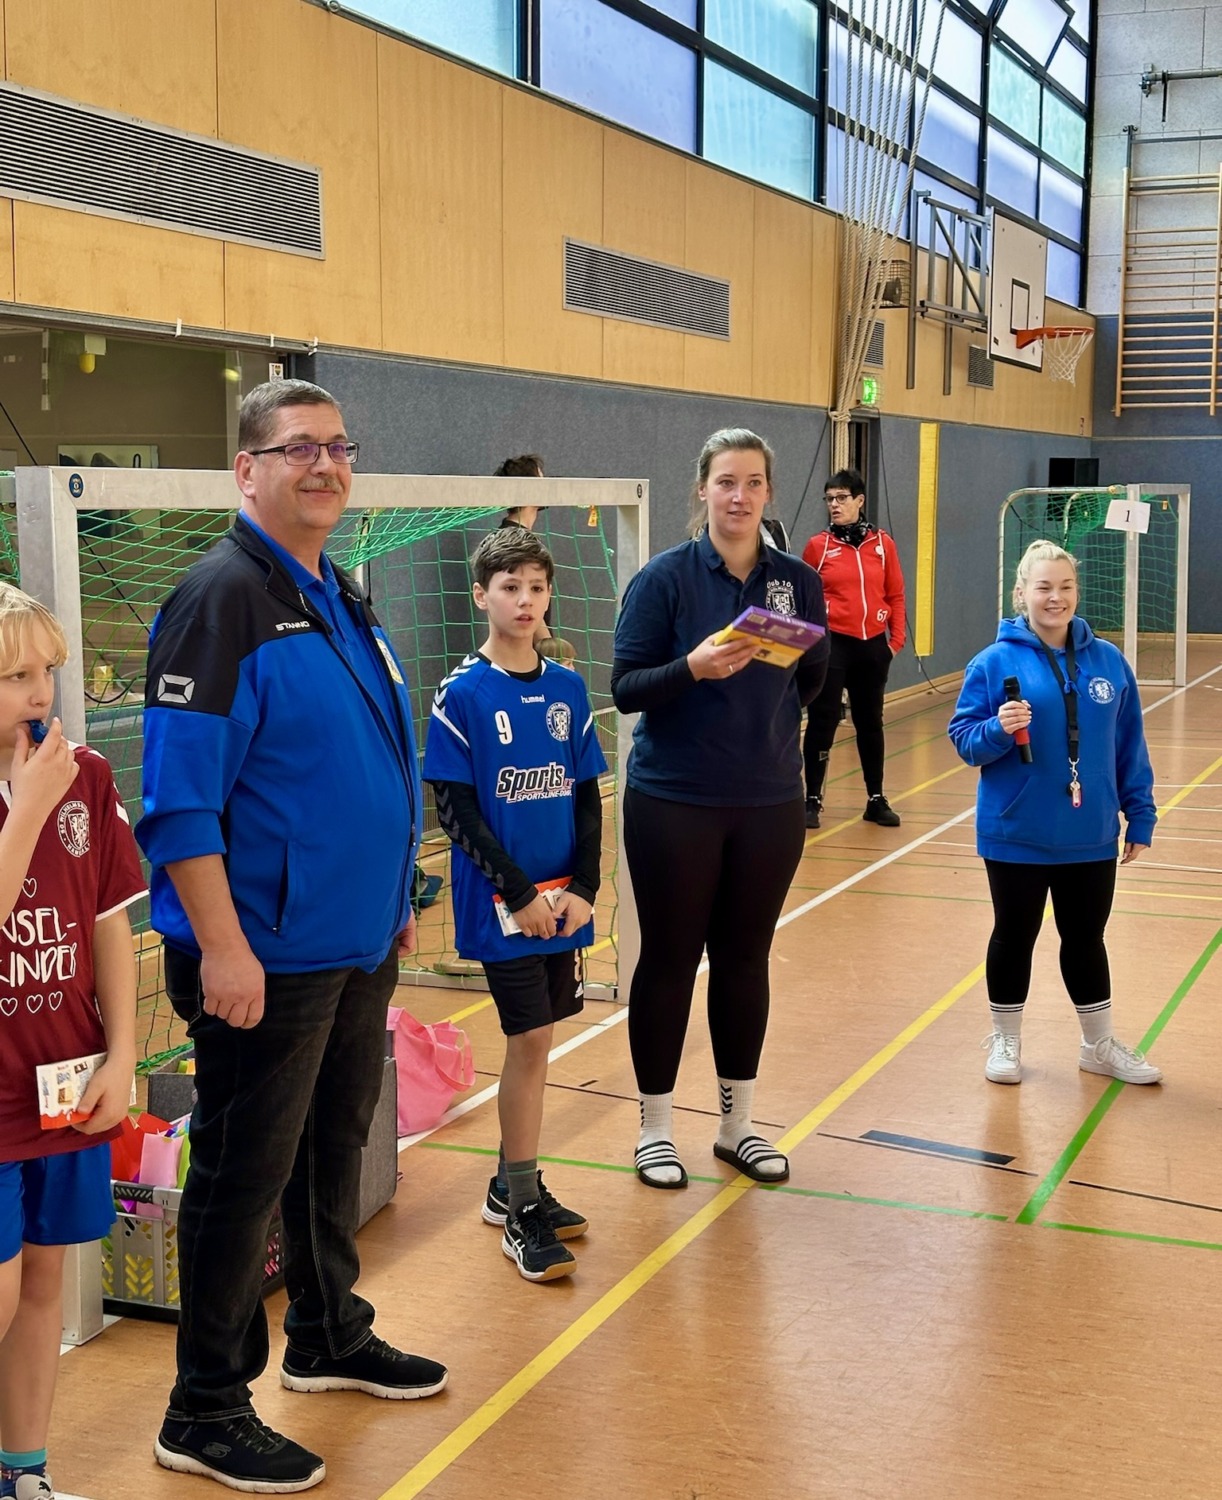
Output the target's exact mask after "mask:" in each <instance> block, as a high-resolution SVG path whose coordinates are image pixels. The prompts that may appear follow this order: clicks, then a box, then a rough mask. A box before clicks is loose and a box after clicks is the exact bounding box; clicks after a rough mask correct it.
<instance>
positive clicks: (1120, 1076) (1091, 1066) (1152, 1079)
mask: <svg viewBox="0 0 1222 1500" xmlns="http://www.w3.org/2000/svg"><path fill="white" fill-rule="evenodd" d="M1078 1068H1079V1071H1081V1072H1083V1073H1098V1074H1099V1076H1100V1077H1101V1078H1114V1079H1116V1081H1117V1082H1118V1083H1133V1084H1138V1085H1140V1084H1143V1083H1162V1081H1163V1075H1162V1073H1161V1072H1160V1071H1159V1070H1158V1068H1152V1069H1151V1070H1150V1072H1149V1074H1148V1075H1147V1076H1145V1077H1143V1078H1131V1077H1127V1076H1126V1075H1125V1074H1124V1073H1117V1072H1116V1071H1115V1069H1114V1068H1105V1067H1104V1066H1103V1064H1102V1063H1097V1062H1084V1061H1083V1060H1082V1059H1081V1058H1079V1059H1078Z"/></svg>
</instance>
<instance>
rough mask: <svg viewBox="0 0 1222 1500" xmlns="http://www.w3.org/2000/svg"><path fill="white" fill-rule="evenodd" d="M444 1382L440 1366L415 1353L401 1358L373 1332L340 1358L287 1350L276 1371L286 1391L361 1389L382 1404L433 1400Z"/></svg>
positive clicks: (447, 1375)
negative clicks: (422, 1397) (281, 1363)
mask: <svg viewBox="0 0 1222 1500" xmlns="http://www.w3.org/2000/svg"><path fill="white" fill-rule="evenodd" d="M449 1378H450V1372H449V1371H448V1370H447V1369H446V1367H445V1365H439V1364H438V1363H437V1361H436V1360H435V1359H425V1358H424V1357H423V1355H420V1354H404V1353H403V1352H402V1350H399V1349H396V1348H394V1346H393V1345H391V1344H388V1343H387V1342H386V1341H385V1340H384V1339H380V1338H378V1337H377V1335H376V1334H372V1335H370V1337H369V1339H368V1340H367V1341H366V1342H365V1343H363V1344H362V1345H361V1347H360V1348H359V1349H354V1350H353V1351H352V1353H351V1354H345V1355H343V1356H341V1357H340V1358H339V1359H332V1358H331V1357H330V1356H329V1355H326V1354H302V1353H301V1351H300V1350H298V1349H294V1348H292V1347H289V1348H286V1349H285V1351H284V1363H283V1365H281V1367H280V1384H281V1385H282V1386H284V1387H285V1388H286V1389H287V1390H290V1391H364V1392H365V1394H366V1395H367V1396H381V1397H382V1398H383V1399H384V1400H386V1401H415V1400H417V1399H418V1398H419V1397H421V1396H435V1395H436V1394H437V1392H438V1391H441V1390H444V1389H445V1384H446V1381H447V1380H449Z"/></svg>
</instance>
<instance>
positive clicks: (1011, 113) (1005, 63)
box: [989, 47, 1040, 144]
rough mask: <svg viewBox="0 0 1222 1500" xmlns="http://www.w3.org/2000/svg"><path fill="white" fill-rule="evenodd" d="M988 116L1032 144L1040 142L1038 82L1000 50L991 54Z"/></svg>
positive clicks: (995, 50)
mask: <svg viewBox="0 0 1222 1500" xmlns="http://www.w3.org/2000/svg"><path fill="white" fill-rule="evenodd" d="M989 113H990V114H991V115H992V116H993V117H994V118H995V119H998V120H1000V121H1001V122H1002V124H1003V125H1008V126H1009V127H1010V129H1011V130H1016V131H1017V132H1018V133H1019V135H1021V136H1024V137H1025V138H1026V139H1027V140H1029V141H1031V142H1032V143H1033V144H1037V143H1038V142H1039V138H1040V85H1039V80H1038V79H1036V78H1034V77H1033V76H1032V75H1031V74H1030V73H1028V72H1027V70H1026V68H1024V67H1022V66H1021V65H1020V64H1019V63H1018V62H1017V61H1016V60H1015V59H1014V58H1013V57H1011V56H1010V54H1009V53H1008V52H1005V51H1003V50H1002V48H1000V47H994V48H993V50H992V53H991V55H990V67H989Z"/></svg>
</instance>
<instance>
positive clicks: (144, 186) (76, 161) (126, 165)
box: [0, 84, 323, 256]
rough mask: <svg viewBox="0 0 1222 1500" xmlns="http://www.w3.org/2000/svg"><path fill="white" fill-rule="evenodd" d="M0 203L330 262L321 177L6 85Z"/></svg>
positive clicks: (1, 89) (1, 110)
mask: <svg viewBox="0 0 1222 1500" xmlns="http://www.w3.org/2000/svg"><path fill="white" fill-rule="evenodd" d="M0 195H3V196H6V197H10V198H32V199H36V200H37V201H39V202H43V203H54V204H59V205H62V206H64V207H66V208H74V209H83V210H85V211H91V212H94V213H103V214H109V215H112V216H114V217H116V218H120V219H135V220H137V221H138V222H140V223H145V224H147V223H153V224H165V225H167V226H169V227H171V228H174V229H185V230H189V231H191V232H193V233H195V234H207V235H212V236H215V237H216V238H219V239H226V240H241V241H245V242H247V243H249V244H254V245H268V246H270V247H271V248H273V249H275V250H291V251H295V252H297V253H298V254H303V255H318V256H320V255H321V254H322V248H323V241H322V183H321V179H320V176H319V173H318V171H317V169H316V168H313V167H302V166H296V165H294V164H293V163H291V162H284V161H279V160H278V159H276V158H275V157H271V156H263V155H260V154H258V153H256V152H253V151H244V150H240V149H239V148H238V147H236V146H228V145H225V144H224V143H223V142H221V141H213V140H207V139H204V138H201V137H199V136H192V135H185V134H183V133H181V132H180V131H176V130H169V129H167V128H165V127H164V126H161V125H149V124H146V123H144V122H143V121H140V120H133V119H130V118H128V117H127V116H124V115H116V114H111V113H109V112H107V111H105V110H97V109H88V108H86V107H84V106H83V105H80V104H70V103H68V102H67V101H66V100H63V99H56V98H54V97H52V96H50V95H47V94H35V93H30V92H29V91H28V90H26V89H21V88H17V87H15V86H14V85H12V84H0Z"/></svg>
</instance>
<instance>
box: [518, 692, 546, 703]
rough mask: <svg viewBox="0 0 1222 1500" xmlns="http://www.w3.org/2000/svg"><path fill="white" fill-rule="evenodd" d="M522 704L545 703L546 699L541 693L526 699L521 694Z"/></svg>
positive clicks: (524, 695)
mask: <svg viewBox="0 0 1222 1500" xmlns="http://www.w3.org/2000/svg"><path fill="white" fill-rule="evenodd" d="M522 702H523V703H546V702H547V699H546V697H545V696H544V695H543V694H542V693H537V694H536V695H535V696H534V697H533V698H528V697H527V696H526V694H525V693H523V694H522Z"/></svg>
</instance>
